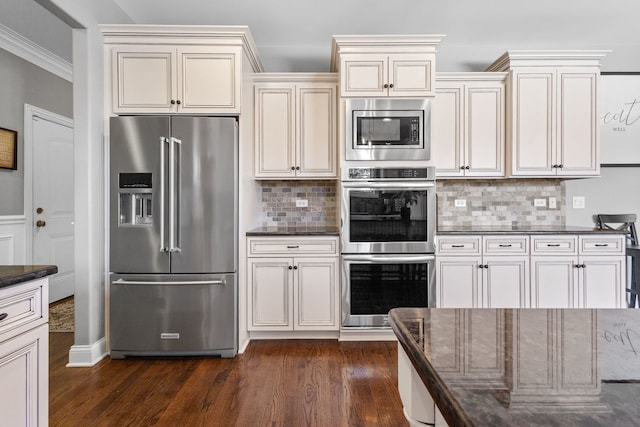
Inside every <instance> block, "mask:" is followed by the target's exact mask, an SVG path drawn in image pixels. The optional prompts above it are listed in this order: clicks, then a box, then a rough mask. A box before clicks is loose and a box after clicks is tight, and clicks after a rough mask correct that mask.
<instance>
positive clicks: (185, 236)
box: [109, 116, 238, 358]
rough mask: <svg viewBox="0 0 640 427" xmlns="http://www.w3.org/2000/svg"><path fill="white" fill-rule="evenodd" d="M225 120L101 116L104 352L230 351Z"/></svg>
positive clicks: (231, 258)
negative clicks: (104, 142) (105, 217)
mask: <svg viewBox="0 0 640 427" xmlns="http://www.w3.org/2000/svg"><path fill="white" fill-rule="evenodd" d="M237 134H238V126H237V121H236V119H235V118H227V117H179V116H162V117H155V116H123V117H114V118H111V121H110V222H109V225H110V271H111V283H110V295H109V336H110V340H109V346H110V353H111V357H112V358H122V357H125V356H127V355H204V354H215V355H221V356H223V357H233V356H235V354H236V352H237V309H236V307H237V265H238V262H237V253H238V250H237V246H238V244H237V227H238V226H237V217H238V215H237V209H238V208H237V206H238V197H237V188H238V172H237V164H238V136H237Z"/></svg>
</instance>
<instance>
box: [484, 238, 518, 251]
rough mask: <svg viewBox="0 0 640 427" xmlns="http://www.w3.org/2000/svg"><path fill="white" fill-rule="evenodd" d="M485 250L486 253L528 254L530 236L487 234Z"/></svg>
mask: <svg viewBox="0 0 640 427" xmlns="http://www.w3.org/2000/svg"><path fill="white" fill-rule="evenodd" d="M483 252H484V254H485V255H527V254H528V253H529V237H528V236H485V237H484V239H483Z"/></svg>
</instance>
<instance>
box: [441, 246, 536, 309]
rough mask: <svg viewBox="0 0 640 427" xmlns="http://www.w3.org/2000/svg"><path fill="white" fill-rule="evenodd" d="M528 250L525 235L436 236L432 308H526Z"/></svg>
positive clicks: (527, 301) (527, 300)
mask: <svg viewBox="0 0 640 427" xmlns="http://www.w3.org/2000/svg"><path fill="white" fill-rule="evenodd" d="M528 251H529V238H528V236H508V235H506V236H479V235H469V236H444V237H438V238H437V249H436V307H441V308H519V307H526V306H527V305H528V304H529V297H528V293H529V252H528Z"/></svg>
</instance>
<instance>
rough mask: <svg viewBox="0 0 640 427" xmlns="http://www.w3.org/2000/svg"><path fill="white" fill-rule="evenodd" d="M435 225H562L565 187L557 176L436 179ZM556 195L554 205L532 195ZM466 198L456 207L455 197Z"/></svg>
mask: <svg viewBox="0 0 640 427" xmlns="http://www.w3.org/2000/svg"><path fill="white" fill-rule="evenodd" d="M436 194H437V198H438V226H440V227H443V226H468V225H474V226H483V225H487V226H488V225H491V226H512V225H519V226H530V225H565V224H564V221H565V201H564V199H565V191H564V185H563V184H562V181H561V180H560V179H508V180H488V179H487V180H438V181H437V184H436ZM549 197H555V198H556V206H557V208H556V209H549V206H548V205H547V206H544V207H538V206H534V204H533V203H534V199H545V200H546V201H547V203H548V199H549ZM457 199H464V200H466V204H467V205H466V207H456V206H455V200H457Z"/></svg>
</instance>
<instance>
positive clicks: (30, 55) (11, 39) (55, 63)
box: [0, 24, 73, 82]
mask: <svg viewBox="0 0 640 427" xmlns="http://www.w3.org/2000/svg"><path fill="white" fill-rule="evenodd" d="M0 48H2V49H4V50H6V51H7V52H10V53H12V54H14V55H16V56H18V57H20V58H22V59H24V60H25V61H28V62H31V63H32V64H34V65H37V66H38V67H40V68H42V69H44V70H47V71H49V72H50V73H52V74H55V75H56V76H58V77H60V78H62V79H65V80H67V81H69V82H73V66H72V65H71V63H69V62H68V61H66V60H64V59H62V58H60V57H59V56H57V55H54V54H53V53H51V52H50V51H48V50H47V49H45V48H43V47H42V46H40V45H37V44H35V43H34V42H32V41H31V40H29V39H27V38H25V37H23V36H21V35H20V34H18V33H16V32H15V31H13V30H11V29H10V28H8V27H6V26H4V25H2V24H0Z"/></svg>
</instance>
